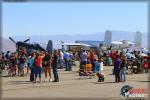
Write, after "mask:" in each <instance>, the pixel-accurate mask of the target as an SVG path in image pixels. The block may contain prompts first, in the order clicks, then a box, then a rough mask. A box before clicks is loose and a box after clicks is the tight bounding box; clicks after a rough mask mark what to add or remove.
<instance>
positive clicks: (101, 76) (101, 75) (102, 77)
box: [97, 72, 104, 82]
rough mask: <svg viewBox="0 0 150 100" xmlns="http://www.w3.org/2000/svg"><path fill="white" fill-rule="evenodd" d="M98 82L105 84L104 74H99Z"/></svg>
mask: <svg viewBox="0 0 150 100" xmlns="http://www.w3.org/2000/svg"><path fill="white" fill-rule="evenodd" d="M97 77H98V82H104V74H103V73H101V72H100V73H97Z"/></svg>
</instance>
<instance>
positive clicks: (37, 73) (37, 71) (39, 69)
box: [35, 66, 42, 78]
mask: <svg viewBox="0 0 150 100" xmlns="http://www.w3.org/2000/svg"><path fill="white" fill-rule="evenodd" d="M41 74H42V67H40V66H36V67H35V78H37V75H39V78H41Z"/></svg>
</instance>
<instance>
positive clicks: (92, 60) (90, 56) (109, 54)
mask: <svg viewBox="0 0 150 100" xmlns="http://www.w3.org/2000/svg"><path fill="white" fill-rule="evenodd" d="M127 53H129V51H128V50H126V51H124V50H122V51H117V50H107V51H100V50H87V51H86V50H80V52H79V56H80V69H84V68H83V67H84V66H86V64H92V72H94V73H101V72H102V70H103V65H104V66H110V65H111V66H114V67H113V74H114V75H115V82H125V81H126V74H128V73H129V70H131V69H130V68H129V66H130V67H131V68H132V69H133V71H134V66H136V73H138V71H139V72H145V73H147V72H149V71H150V55H149V54H147V56H141V53H142V52H141V53H140V51H133V52H131V54H132V55H134V56H135V58H132V57H129V56H127ZM130 62H132V64H130ZM83 65H84V66H83Z"/></svg>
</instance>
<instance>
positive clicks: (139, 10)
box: [2, 2, 147, 37]
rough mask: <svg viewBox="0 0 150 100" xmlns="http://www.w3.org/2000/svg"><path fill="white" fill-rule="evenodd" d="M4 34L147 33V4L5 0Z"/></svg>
mask: <svg viewBox="0 0 150 100" xmlns="http://www.w3.org/2000/svg"><path fill="white" fill-rule="evenodd" d="M2 15H3V36H5V37H6V36H15V35H26V36H29V35H50V34H92V33H98V32H105V31H106V30H107V29H109V30H119V31H131V32H135V31H141V32H147V3H141V2H139V3H138V2H137V3H131V2H128V3H124V2H122V3H116V2H114V3H112V2H111V3H109V2H107V3H104V2H93V3H92V2H90V3H88V2H76V3H75V2H72V3H71V2H45V3H3V14H2Z"/></svg>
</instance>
